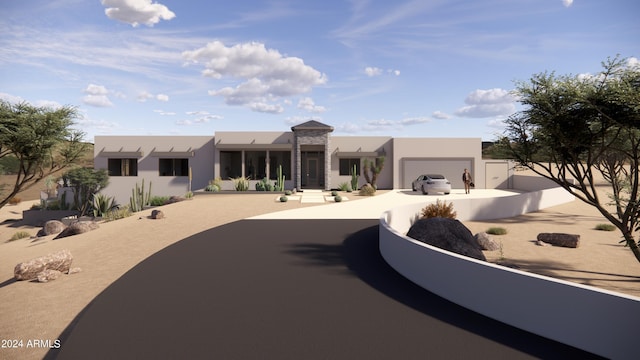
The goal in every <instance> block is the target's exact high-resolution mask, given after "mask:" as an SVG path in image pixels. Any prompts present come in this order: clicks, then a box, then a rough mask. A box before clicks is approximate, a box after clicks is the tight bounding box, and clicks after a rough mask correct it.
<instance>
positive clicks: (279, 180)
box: [275, 165, 284, 191]
mask: <svg viewBox="0 0 640 360" xmlns="http://www.w3.org/2000/svg"><path fill="white" fill-rule="evenodd" d="M275 191H284V175H283V174H282V165H278V170H277V176H276V188H275Z"/></svg>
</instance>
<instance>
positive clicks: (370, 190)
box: [359, 184, 376, 196]
mask: <svg viewBox="0 0 640 360" xmlns="http://www.w3.org/2000/svg"><path fill="white" fill-rule="evenodd" d="M359 194H360V195H363V196H373V195H375V194H376V188H374V187H373V186H371V184H364V185H363V186H362V187H361V188H360V192H359Z"/></svg>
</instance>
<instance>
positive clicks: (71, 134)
mask: <svg viewBox="0 0 640 360" xmlns="http://www.w3.org/2000/svg"><path fill="white" fill-rule="evenodd" d="M77 117H78V113H77V110H76V109H75V108H73V107H69V106H64V107H60V108H55V109H53V108H48V107H38V106H33V105H30V104H28V103H26V102H22V103H19V104H13V103H9V102H6V101H2V100H0V159H1V158H3V157H15V159H17V165H18V166H17V171H16V180H15V183H14V185H13V189H11V190H9V191H8V194H2V196H0V208H1V207H3V206H4V205H6V204H7V203H8V202H9V199H11V198H12V197H14V196H15V195H16V194H18V193H19V192H20V191H22V190H26V189H28V188H30V187H31V186H33V185H34V184H36V183H38V182H39V181H40V180H42V179H44V178H45V177H46V176H48V175H50V174H52V173H54V172H56V171H58V170H60V169H64V168H66V167H68V166H69V165H71V164H72V163H73V162H74V161H76V160H77V159H78V158H79V157H80V155H81V154H82V153H83V152H84V151H85V147H86V144H85V143H83V142H82V141H81V140H82V137H83V133H82V132H80V131H77V130H73V129H72V128H71V127H72V125H73V121H74V119H76V118H77Z"/></svg>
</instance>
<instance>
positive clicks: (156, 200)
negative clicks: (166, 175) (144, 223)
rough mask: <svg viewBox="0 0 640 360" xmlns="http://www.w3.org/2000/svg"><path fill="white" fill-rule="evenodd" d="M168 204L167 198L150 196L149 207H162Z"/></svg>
mask: <svg viewBox="0 0 640 360" xmlns="http://www.w3.org/2000/svg"><path fill="white" fill-rule="evenodd" d="M168 202H169V197H168V196H152V197H151V200H149V204H150V205H151V206H162V205H165V204H167V203H168Z"/></svg>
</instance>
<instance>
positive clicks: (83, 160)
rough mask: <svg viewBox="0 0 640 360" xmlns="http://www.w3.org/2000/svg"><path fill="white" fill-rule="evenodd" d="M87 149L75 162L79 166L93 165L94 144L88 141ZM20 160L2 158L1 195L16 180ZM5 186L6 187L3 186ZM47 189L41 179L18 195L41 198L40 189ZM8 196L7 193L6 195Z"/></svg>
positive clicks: (33, 198) (0, 166)
mask: <svg viewBox="0 0 640 360" xmlns="http://www.w3.org/2000/svg"><path fill="white" fill-rule="evenodd" d="M86 145H87V149H86V151H85V153H84V154H83V155H82V156H81V157H80V158H79V159H78V161H77V162H76V163H75V164H76V165H77V166H81V167H93V148H94V144H92V143H86ZM17 166H18V160H17V159H16V158H15V157H12V156H5V157H3V158H2V159H0V169H2V173H0V197H3V194H6V193H8V192H9V191H10V190H11V189H13V186H14V184H15V181H16V175H15V174H16V172H17ZM68 170H69V168H66V169H64V170H62V171H58V172H55V173H53V175H52V176H54V177H56V178H57V177H60V176H62V174H63V173H65V172H67V171H68ZM3 186H4V188H3ZM41 190H45V186H44V183H43V182H42V181H41V182H39V183H38V184H36V185H34V186H32V187H31V188H29V189H27V190H23V191H21V192H20V193H18V195H17V197H19V198H20V199H22V200H23V201H26V200H38V199H40V191H41ZM5 196H6V195H5ZM3 198H4V197H3Z"/></svg>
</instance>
